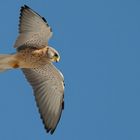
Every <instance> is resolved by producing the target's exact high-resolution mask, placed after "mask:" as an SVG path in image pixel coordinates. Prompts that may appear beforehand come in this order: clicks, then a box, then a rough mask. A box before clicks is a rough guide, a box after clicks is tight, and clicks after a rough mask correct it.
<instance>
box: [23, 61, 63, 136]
mask: <svg viewBox="0 0 140 140" xmlns="http://www.w3.org/2000/svg"><path fill="white" fill-rule="evenodd" d="M22 71H23V73H24V74H25V77H26V78H27V80H28V82H30V84H31V86H32V87H33V91H34V95H35V99H36V103H37V106H38V108H39V112H40V115H41V118H42V120H43V123H44V126H45V128H46V130H47V132H50V133H51V134H53V132H54V130H55V128H56V126H57V124H58V122H59V119H60V117H61V113H62V109H63V108H64V83H63V76H62V74H61V72H59V71H58V70H57V69H56V68H55V67H54V66H53V65H52V64H51V63H49V64H47V65H45V66H42V67H39V68H34V69H22Z"/></svg>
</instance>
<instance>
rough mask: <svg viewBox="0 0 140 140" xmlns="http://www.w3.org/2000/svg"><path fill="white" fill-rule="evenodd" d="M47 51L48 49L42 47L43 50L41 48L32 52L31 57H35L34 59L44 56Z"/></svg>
mask: <svg viewBox="0 0 140 140" xmlns="http://www.w3.org/2000/svg"><path fill="white" fill-rule="evenodd" d="M47 49H48V48H47V47H44V48H41V49H37V50H34V51H33V52H32V55H33V56H35V57H41V56H45V55H46V52H47Z"/></svg>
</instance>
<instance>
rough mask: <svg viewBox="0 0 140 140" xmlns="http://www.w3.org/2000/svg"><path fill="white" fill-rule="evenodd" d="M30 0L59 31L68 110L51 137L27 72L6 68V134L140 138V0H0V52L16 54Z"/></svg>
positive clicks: (1, 123) (64, 139)
mask: <svg viewBox="0 0 140 140" xmlns="http://www.w3.org/2000/svg"><path fill="white" fill-rule="evenodd" d="M24 4H26V5H28V6H30V7H31V8H33V9H34V10H35V11H37V12H38V13H39V14H40V15H42V16H44V17H45V18H46V19H47V21H48V23H49V25H50V26H51V27H52V29H53V33H54V34H53V37H52V39H51V40H50V41H49V44H50V45H51V46H53V47H54V48H56V49H57V50H58V51H59V52H60V54H61V61H60V63H58V64H56V66H57V67H58V68H59V69H60V70H61V71H62V73H63V74H64V76H65V84H66V89H65V110H64V112H63V114H62V118H61V120H60V122H59V125H58V127H57V129H56V131H55V133H54V135H49V134H46V132H45V130H44V128H43V124H42V122H41V120H40V117H39V113H38V110H37V107H36V104H35V100H34V97H33V94H32V89H31V87H30V86H29V84H28V83H27V82H26V80H25V78H24V76H23V74H22V73H21V71H20V70H13V71H7V72H4V73H1V74H0V85H1V90H0V112H1V113H0V139H4V140H9V139H10V140H19V139H20V140H25V139H26V140H32V139H33V140H39V139H41V140H46V139H49V140H60V139H61V140H78V139H80V140H85V139H92V140H93V139H94V140H140V55H139V54H140V8H139V7H140V1H138V0H70V1H66V0H59V1H58V0H55V1H53V0H46V1H44V0H40V1H33V0H31V1H28V0H20V1H18V0H12V1H8V0H4V1H1V4H0V18H1V20H0V53H11V52H15V50H14V48H13V44H14V41H15V39H16V37H17V35H18V17H19V10H20V7H21V6H22V5H24Z"/></svg>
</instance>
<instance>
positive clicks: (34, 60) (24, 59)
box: [0, 5, 64, 134]
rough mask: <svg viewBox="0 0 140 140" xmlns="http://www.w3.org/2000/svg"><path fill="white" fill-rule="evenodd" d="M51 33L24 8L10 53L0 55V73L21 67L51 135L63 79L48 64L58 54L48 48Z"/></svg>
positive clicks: (61, 97) (60, 106)
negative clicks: (11, 52)
mask: <svg viewBox="0 0 140 140" xmlns="http://www.w3.org/2000/svg"><path fill="white" fill-rule="evenodd" d="M51 36H52V30H51V28H50V26H49V25H48V23H47V21H46V20H45V18H44V17H41V16H40V15H39V14H37V13H36V12H35V11H33V10H32V9H31V8H29V7H28V6H26V5H24V6H23V7H21V10H20V21H19V36H18V38H17V40H16V42H15V45H14V47H15V48H16V50H17V52H16V53H14V54H8V55H6V54H4V55H0V71H5V70H8V69H13V68H21V70H22V71H23V73H24V74H25V77H26V78H27V80H28V82H29V83H30V84H31V86H32V88H33V92H34V96H35V100H36V103H37V106H38V108H39V112H40V116H41V118H42V120H43V123H44V126H45V128H46V130H47V132H50V133H51V134H53V132H54V130H55V129H56V126H57V124H58V122H59V119H60V117H61V113H62V110H63V108H64V78H63V75H62V74H61V72H60V71H59V70H58V69H56V67H55V66H54V65H53V64H52V62H58V61H59V59H60V56H59V53H58V52H57V51H56V50H55V49H54V48H52V47H50V46H49V45H48V40H49V38H50V37H51Z"/></svg>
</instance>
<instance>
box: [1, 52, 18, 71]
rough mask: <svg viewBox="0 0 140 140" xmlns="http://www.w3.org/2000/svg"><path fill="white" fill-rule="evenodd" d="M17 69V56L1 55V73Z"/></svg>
mask: <svg viewBox="0 0 140 140" xmlns="http://www.w3.org/2000/svg"><path fill="white" fill-rule="evenodd" d="M17 67H18V62H17V59H16V57H15V54H0V72H2V71H5V70H8V69H12V68H17Z"/></svg>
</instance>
